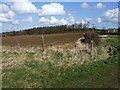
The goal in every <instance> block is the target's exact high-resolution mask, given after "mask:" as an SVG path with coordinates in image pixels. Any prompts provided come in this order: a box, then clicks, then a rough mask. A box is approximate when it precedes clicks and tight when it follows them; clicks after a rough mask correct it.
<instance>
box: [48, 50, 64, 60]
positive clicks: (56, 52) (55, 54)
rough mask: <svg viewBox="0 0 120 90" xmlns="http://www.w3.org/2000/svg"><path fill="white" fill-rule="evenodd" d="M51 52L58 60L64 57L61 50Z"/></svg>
mask: <svg viewBox="0 0 120 90" xmlns="http://www.w3.org/2000/svg"><path fill="white" fill-rule="evenodd" d="M50 54H51V56H52V57H53V58H54V59H56V60H60V59H62V57H63V53H61V52H59V51H50Z"/></svg>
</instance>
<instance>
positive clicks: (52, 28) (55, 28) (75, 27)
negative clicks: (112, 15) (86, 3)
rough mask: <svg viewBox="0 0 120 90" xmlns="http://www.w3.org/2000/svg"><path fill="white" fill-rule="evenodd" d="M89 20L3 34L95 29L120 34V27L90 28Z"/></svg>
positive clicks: (50, 32)
mask: <svg viewBox="0 0 120 90" xmlns="http://www.w3.org/2000/svg"><path fill="white" fill-rule="evenodd" d="M89 25H90V24H89V22H88V23H86V24H81V23H80V24H72V25H69V26H68V25H61V26H49V27H36V28H31V29H26V30H20V31H11V32H3V33H2V36H19V35H39V34H58V33H66V32H84V31H90V30H94V31H96V32H98V33H99V34H117V35H120V28H118V29H115V30H114V29H107V30H106V29H105V28H103V29H96V28H95V27H94V26H93V27H92V28H89Z"/></svg>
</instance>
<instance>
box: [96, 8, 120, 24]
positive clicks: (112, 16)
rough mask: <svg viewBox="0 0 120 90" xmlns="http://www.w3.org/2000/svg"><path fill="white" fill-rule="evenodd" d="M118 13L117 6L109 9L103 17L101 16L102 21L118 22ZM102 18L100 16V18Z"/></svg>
mask: <svg viewBox="0 0 120 90" xmlns="http://www.w3.org/2000/svg"><path fill="white" fill-rule="evenodd" d="M118 14H120V12H119V9H118V8H115V9H112V10H107V11H106V12H105V13H104V14H103V17H101V22H112V23H118V19H120V18H119V17H118ZM98 19H99V20H100V18H98Z"/></svg>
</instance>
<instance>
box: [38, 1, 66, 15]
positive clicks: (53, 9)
mask: <svg viewBox="0 0 120 90" xmlns="http://www.w3.org/2000/svg"><path fill="white" fill-rule="evenodd" d="M65 13H66V12H65V11H64V6H63V5H61V4H59V3H50V4H45V5H43V6H42V7H41V9H40V10H39V15H40V16H47V15H63V14H65Z"/></svg>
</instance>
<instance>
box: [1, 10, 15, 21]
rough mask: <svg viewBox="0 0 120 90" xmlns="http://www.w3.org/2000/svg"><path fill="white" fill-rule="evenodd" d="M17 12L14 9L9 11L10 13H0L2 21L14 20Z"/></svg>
mask: <svg viewBox="0 0 120 90" xmlns="http://www.w3.org/2000/svg"><path fill="white" fill-rule="evenodd" d="M14 16H15V13H14V12H13V11H9V12H8V13H4V14H3V13H2V14H0V22H12V21H13V20H14V19H13V17H14Z"/></svg>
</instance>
